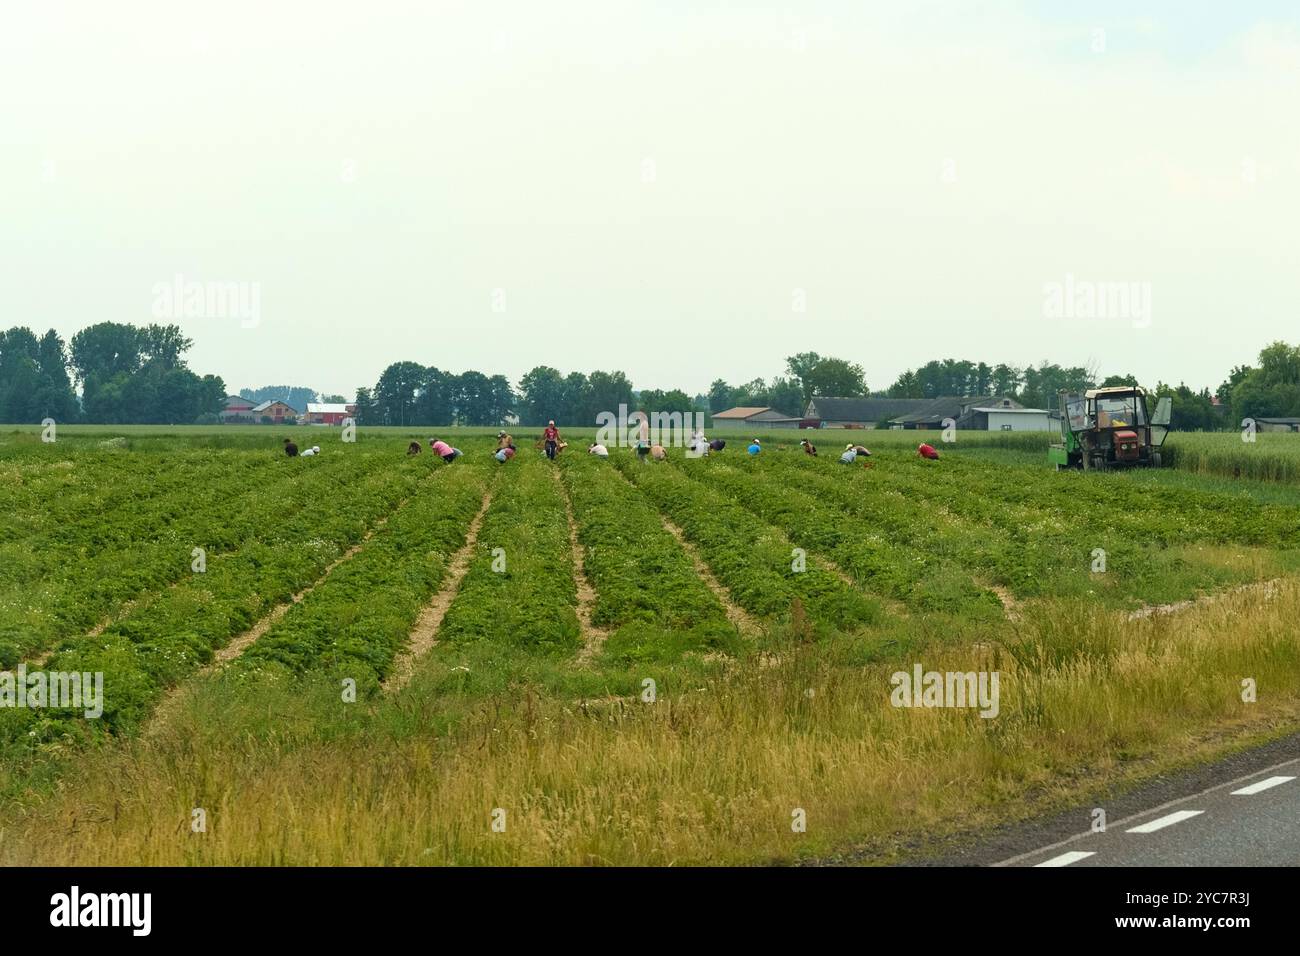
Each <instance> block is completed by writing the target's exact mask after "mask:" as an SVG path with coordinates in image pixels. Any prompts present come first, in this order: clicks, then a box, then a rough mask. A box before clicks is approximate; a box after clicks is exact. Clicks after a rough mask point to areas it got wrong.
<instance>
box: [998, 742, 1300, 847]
mask: <svg viewBox="0 0 1300 956" xmlns="http://www.w3.org/2000/svg"><path fill="white" fill-rule="evenodd" d="M994 865H995V866H1044V867H1058V866H1195V867H1203V866H1296V865H1300V758H1294V759H1291V760H1287V761H1284V762H1282V763H1278V764H1274V765H1273V766H1270V767H1266V768H1264V769H1262V770H1258V771H1255V772H1253V773H1249V774H1245V775H1243V776H1240V777H1237V778H1235V779H1232V780H1228V781H1225V782H1223V783H1220V784H1217V785H1215V786H1213V787H1209V788H1206V789H1205V790H1202V791H1201V792H1199V793H1195V794H1191V795H1189V796H1186V797H1183V798H1181V799H1177V800H1171V801H1166V802H1165V803H1162V804H1158V805H1155V806H1152V807H1150V808H1149V809H1146V810H1143V811H1140V812H1138V813H1133V814H1130V815H1128V816H1126V817H1124V818H1122V819H1113V820H1108V821H1107V824H1106V829H1105V831H1104V832H1096V833H1094V832H1091V830H1089V831H1088V832H1085V833H1081V834H1077V835H1075V836H1073V837H1069V838H1067V839H1064V840H1059V841H1056V842H1054V843H1050V844H1047V845H1045V846H1042V847H1038V848H1036V849H1033V850H1030V851H1028V852H1025V853H1020V854H1017V855H1016V856H1013V857H1010V858H1008V859H1005V860H1001V861H998V862H997V863H995V864H994Z"/></svg>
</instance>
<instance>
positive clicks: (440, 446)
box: [429, 438, 460, 465]
mask: <svg viewBox="0 0 1300 956" xmlns="http://www.w3.org/2000/svg"><path fill="white" fill-rule="evenodd" d="M429 447H430V448H432V449H433V453H434V454H435V455H441V456H442V460H443V461H445V462H446V463H447V464H449V465H450V464H451V463H452V462H453V461H455V460H456V459H457V458H459V457H460V449H459V448H452V447H451V446H450V445H448V444H447V443H446V442H445V441H443V440H442V439H441V438H430V439H429Z"/></svg>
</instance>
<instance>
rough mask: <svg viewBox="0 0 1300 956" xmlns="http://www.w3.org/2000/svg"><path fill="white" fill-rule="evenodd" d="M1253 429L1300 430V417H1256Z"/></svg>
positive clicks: (1266, 430) (1263, 430)
mask: <svg viewBox="0 0 1300 956" xmlns="http://www.w3.org/2000/svg"><path fill="white" fill-rule="evenodd" d="M1255 430H1256V431H1261V432H1300V418H1257V419H1255Z"/></svg>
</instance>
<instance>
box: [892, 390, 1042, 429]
mask: <svg viewBox="0 0 1300 956" xmlns="http://www.w3.org/2000/svg"><path fill="white" fill-rule="evenodd" d="M1020 408H1024V406H1023V405H1021V404H1020V403H1019V402H1017V401H1016V400H1015V399H1013V398H1007V397H1006V396H1004V395H976V396H969V395H967V396H953V395H948V396H942V397H940V398H931V399H928V400H927V401H926V402H925V403H924V404H923V405H922V406H921V407H920V408H917V409H915V410H914V411H911V412H908V413H907V414H905V415H900V416H898V417H897V418H893V419H890V422H889V424H890V427H891V428H916V429H924V430H926V431H939V430H942V429H943V428H945V427H946V426H945V425H944V422H946V421H949V420H951V421H952V422H953V424H954V426H955V427H956V428H960V429H968V428H977V429H981V430H983V429H987V428H988V427H989V426H988V410H989V409H992V410H994V411H999V412H1003V411H1013V410H1015V409H1020ZM977 409H984V411H983V412H978V411H977ZM1038 411H1041V409H1039V410H1038ZM1042 414H1043V415H1046V414H1047V413H1046V412H1042ZM1003 424H1006V421H1004V420H1002V419H999V420H998V428H1001V426H1002V425H1003ZM995 430H997V429H995ZM1015 430H1017V431H1019V430H1020V429H1015ZM1044 430H1046V428H1045V427H1044Z"/></svg>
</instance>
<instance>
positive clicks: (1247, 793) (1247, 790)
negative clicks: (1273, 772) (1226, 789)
mask: <svg viewBox="0 0 1300 956" xmlns="http://www.w3.org/2000/svg"><path fill="white" fill-rule="evenodd" d="M1294 779H1295V777H1269V778H1268V779H1267V780H1261V781H1259V783H1252V784H1251V785H1250V786H1249V787H1242V788H1241V789H1240V790H1234V791H1232V795H1233V796H1234V797H1252V796H1254V795H1255V794H1257V793H1259V792H1260V791H1261V790H1268V789H1270V788H1272V787H1276V786H1279V785H1280V784H1284V783H1290V782H1291V781H1292V780H1294Z"/></svg>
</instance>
